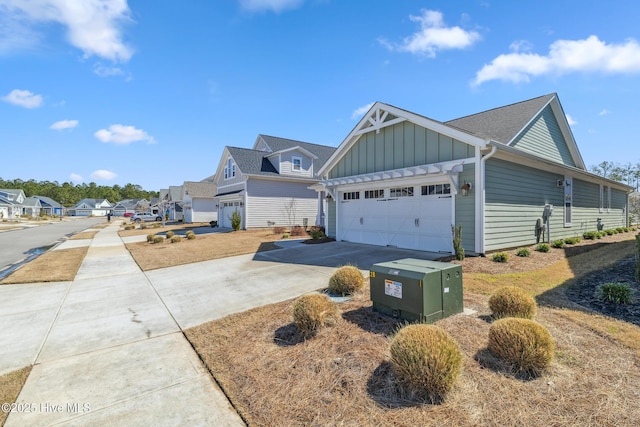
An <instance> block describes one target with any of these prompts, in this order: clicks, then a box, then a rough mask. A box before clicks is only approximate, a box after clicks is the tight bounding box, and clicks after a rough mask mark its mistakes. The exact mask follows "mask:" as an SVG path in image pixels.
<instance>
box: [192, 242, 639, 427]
mask: <svg viewBox="0 0 640 427" xmlns="http://www.w3.org/2000/svg"><path fill="white" fill-rule="evenodd" d="M611 237H612V239H610V240H607V239H604V241H602V242H599V243H606V245H604V246H600V247H597V246H591V248H590V249H593V250H591V251H589V252H585V253H583V254H582V255H575V256H572V257H570V258H568V259H565V256H564V255H562V254H561V252H556V253H551V254H550V255H551V257H549V258H548V259H546V260H545V259H544V258H540V259H539V260H538V261H539V263H535V264H531V265H532V267H531V268H533V270H528V271H527V270H526V269H524V268H520V270H521V271H519V272H518V273H503V274H495V275H492V277H491V278H490V280H489V275H488V274H487V272H486V270H483V268H491V267H492V266H490V265H484V267H483V266H481V265H480V264H482V263H485V262H491V261H489V260H488V259H484V260H483V259H469V260H470V262H469V263H468V264H469V265H467V266H466V267H465V262H463V263H462V264H463V269H465V278H464V286H465V307H468V308H472V309H474V310H476V311H477V314H476V315H473V316H453V317H450V318H447V319H444V320H441V321H439V322H437V324H438V325H439V326H441V327H443V328H444V329H445V330H447V331H448V332H449V333H450V334H451V335H452V336H453V337H454V339H455V340H456V341H457V342H458V343H459V344H460V347H461V349H462V351H463V354H464V368H463V372H462V374H461V376H460V377H459V378H458V381H457V383H456V386H455V388H454V390H453V392H452V393H451V394H450V395H449V397H448V399H447V401H446V402H445V403H443V404H441V405H437V406H434V405H424V404H417V403H416V402H412V401H407V400H405V399H404V398H403V397H402V395H401V394H400V393H399V391H398V389H397V386H396V382H395V380H394V377H393V374H392V372H391V369H390V367H389V363H388V361H389V352H388V347H389V341H390V336H391V335H392V334H393V333H394V331H395V330H396V328H397V327H398V326H399V325H398V324H397V323H395V321H394V320H393V319H391V318H389V317H386V316H380V315H378V314H377V313H375V312H373V311H372V310H371V302H370V301H369V295H368V287H367V288H366V289H365V290H364V291H363V292H362V293H360V294H358V295H357V296H356V298H354V299H353V300H352V301H350V302H347V303H343V304H340V308H341V312H342V319H341V320H340V321H339V322H338V324H337V325H336V326H334V327H331V328H327V329H324V330H322V331H321V332H320V333H319V334H318V335H317V336H316V337H314V338H312V339H310V340H307V341H304V340H301V339H300V338H299V337H298V335H297V333H296V329H295V326H294V325H293V324H292V317H291V316H292V315H291V313H292V301H287V302H283V303H279V304H273V305H269V306H265V307H261V308H257V309H254V310H250V311H247V312H244V313H239V314H235V315H232V316H228V317H226V318H224V319H220V320H217V321H214V322H210V323H207V324H204V325H201V326H199V327H195V328H192V329H189V330H187V331H186V332H185V334H186V336H187V338H188V339H189V340H190V341H191V342H192V344H193V346H194V348H195V349H196V351H198V353H199V354H200V356H201V358H202V360H203V361H204V362H205V364H206V365H207V366H208V368H209V370H210V371H211V372H212V374H213V376H214V377H215V378H216V380H217V381H218V382H219V383H220V384H221V386H222V387H223V389H224V390H225V392H226V393H227V394H228V396H229V398H230V399H231V401H232V402H233V404H234V406H235V407H236V408H237V409H238V411H239V412H240V414H241V415H242V416H243V417H244V418H245V419H246V420H247V421H248V423H249V425H255V426H271V425H278V426H288V425H291V426H293V425H358V426H360V425H376V426H377V425H393V426H416V425H456V426H457V425H460V426H472V425H488V426H504V425H524V426H529V425H540V426H543V425H544V426H547V425H571V426H573V425H575V426H578V425H579V426H583V425H592V426H595V425H598V426H600V425H610V426H635V425H640V407H639V406H638V405H637V402H638V400H639V399H640V369H639V368H640V344H638V343H640V328H639V327H637V326H635V325H633V324H630V323H626V322H621V321H619V320H615V319H610V318H606V317H604V316H599V315H594V314H590V313H588V312H585V311H584V310H581V309H580V308H579V307H575V305H574V306H573V307H571V306H569V304H566V305H567V306H565V304H564V303H565V302H566V301H562V300H561V299H556V298H555V297H558V296H560V295H561V292H560V291H559V290H557V288H558V287H561V286H562V285H567V284H570V283H571V282H572V280H574V278H575V277H576V276H579V275H582V274H585V273H588V272H590V271H593V270H596V269H599V268H602V267H604V266H606V265H609V264H611V263H613V262H615V261H616V260H618V259H620V258H624V257H628V256H630V254H632V253H633V252H632V250H633V249H632V248H633V243H632V240H631V239H632V238H633V237H634V235H632V234H631V233H629V234H627V235H626V236H624V235H623V237H620V238H618V239H615V240H617V241H614V239H613V237H615V236H611ZM576 252H578V251H576ZM605 254H606V256H605ZM556 257H557V258H556ZM465 261H466V260H465ZM545 261H546V262H545ZM515 262H517V260H515ZM471 264H476V265H475V270H476V271H477V273H472V272H471V271H470V270H473V269H474V268H473V267H472V266H471ZM481 267H482V268H481ZM501 268H502V267H501ZM483 271H484V272H483ZM506 284H509V285H513V284H519V285H520V284H522V285H523V287H525V289H527V290H528V291H529V292H531V293H532V294H536V295H538V294H542V293H543V292H546V293H545V297H547V298H549V299H551V300H554V302H555V303H557V305H556V304H554V305H553V306H551V305H547V304H546V303H545V304H543V305H542V306H541V307H540V309H539V312H538V314H537V316H536V318H535V320H536V321H538V322H540V323H541V324H543V325H544V326H545V327H547V328H548V329H549V331H550V332H551V334H552V335H553V337H554V340H555V342H556V359H555V360H554V362H553V363H552V365H551V367H550V369H549V370H548V371H547V372H545V373H544V374H543V375H542V376H541V377H539V378H537V379H533V380H522V379H518V378H516V377H514V376H513V375H512V374H511V373H510V372H509V371H508V370H507V369H506V367H505V366H503V365H502V364H501V362H500V361H498V360H496V359H495V358H494V357H492V356H491V354H490V353H489V352H488V351H487V349H486V348H487V337H488V330H489V327H490V319H489V314H490V312H489V309H488V304H487V300H488V296H487V295H488V294H490V292H491V289H495V288H496V287H498V286H502V285H506ZM554 292H556V294H554Z"/></svg>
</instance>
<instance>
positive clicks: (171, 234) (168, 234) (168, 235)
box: [167, 230, 175, 240]
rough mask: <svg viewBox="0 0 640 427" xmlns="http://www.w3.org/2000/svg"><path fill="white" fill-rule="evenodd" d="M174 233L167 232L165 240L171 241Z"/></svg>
mask: <svg viewBox="0 0 640 427" xmlns="http://www.w3.org/2000/svg"><path fill="white" fill-rule="evenodd" d="M174 234H175V233H174V232H173V231H171V230H169V231H167V240H169V239H171V238H172V237H173V235H174Z"/></svg>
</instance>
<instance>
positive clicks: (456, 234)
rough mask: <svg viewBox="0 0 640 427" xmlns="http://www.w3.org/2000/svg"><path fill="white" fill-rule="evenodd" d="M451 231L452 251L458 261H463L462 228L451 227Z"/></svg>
mask: <svg viewBox="0 0 640 427" xmlns="http://www.w3.org/2000/svg"><path fill="white" fill-rule="evenodd" d="M451 229H452V231H453V250H454V253H455V254H456V259H457V260H458V261H462V260H464V248H463V247H462V226H461V225H459V226H457V227H454V226H451Z"/></svg>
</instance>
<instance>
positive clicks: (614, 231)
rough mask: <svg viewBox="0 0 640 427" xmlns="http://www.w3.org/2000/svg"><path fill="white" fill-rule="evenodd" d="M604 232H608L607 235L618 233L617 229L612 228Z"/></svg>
mask: <svg viewBox="0 0 640 427" xmlns="http://www.w3.org/2000/svg"><path fill="white" fill-rule="evenodd" d="M604 232H605V233H606V234H607V236H613V235H614V234H618V231H617V230H613V229H611V228H609V229H607V230H604Z"/></svg>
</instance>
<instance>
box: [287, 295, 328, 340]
mask: <svg viewBox="0 0 640 427" xmlns="http://www.w3.org/2000/svg"><path fill="white" fill-rule="evenodd" d="M337 319H338V307H337V305H336V303H335V302H333V301H332V300H331V298H329V297H328V296H327V295H324V294H307V295H303V296H301V297H299V298H298V299H297V300H295V301H294V303H293V323H294V324H295V325H296V328H298V331H299V332H300V334H302V336H303V337H305V338H310V337H313V336H314V335H315V334H317V333H318V331H319V330H320V329H321V328H323V327H324V326H331V325H334V324H335V322H336V321H337Z"/></svg>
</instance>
